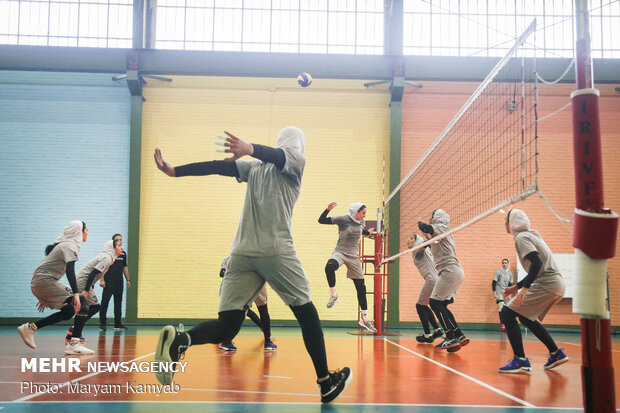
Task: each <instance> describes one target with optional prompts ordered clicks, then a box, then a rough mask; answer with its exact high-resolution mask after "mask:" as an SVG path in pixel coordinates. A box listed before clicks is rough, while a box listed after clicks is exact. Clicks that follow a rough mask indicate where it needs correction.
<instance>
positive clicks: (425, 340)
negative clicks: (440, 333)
mask: <svg viewBox="0 0 620 413" xmlns="http://www.w3.org/2000/svg"><path fill="white" fill-rule="evenodd" d="M415 339H416V340H418V343H432V342H433V341H435V339H434V338H433V336H432V335H430V336H428V337H427V336H426V335H424V334H420V335H419V336H417V337H416V338H415Z"/></svg>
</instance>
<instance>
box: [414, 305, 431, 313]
mask: <svg viewBox="0 0 620 413" xmlns="http://www.w3.org/2000/svg"><path fill="white" fill-rule="evenodd" d="M425 308H428V307H427V306H425V305H422V304H416V305H415V309H416V311H417V312H418V314H422V313H423V312H424V309H425Z"/></svg>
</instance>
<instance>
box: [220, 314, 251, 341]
mask: <svg viewBox="0 0 620 413" xmlns="http://www.w3.org/2000/svg"><path fill="white" fill-rule="evenodd" d="M244 319H245V311H242V310H230V311H222V312H221V313H219V314H218V320H219V321H220V322H221V323H222V342H227V341H230V340H232V339H233V338H235V336H236V335H237V333H239V330H241V324H243V320H244Z"/></svg>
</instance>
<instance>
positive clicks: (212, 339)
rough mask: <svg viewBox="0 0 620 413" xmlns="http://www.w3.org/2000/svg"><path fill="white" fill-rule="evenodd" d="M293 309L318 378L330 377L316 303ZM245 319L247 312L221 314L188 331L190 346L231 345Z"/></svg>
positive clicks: (224, 312) (236, 311)
mask: <svg viewBox="0 0 620 413" xmlns="http://www.w3.org/2000/svg"><path fill="white" fill-rule="evenodd" d="M291 310H292V311H293V314H295V318H297V321H298V322H299V326H300V327H301V334H302V336H303V339H304V344H305V346H306V350H307V351H308V354H309V355H310V358H311V359H312V363H313V364H314V369H315V371H316V375H317V377H318V378H322V377H325V376H327V375H328V374H329V371H328V370H327V354H326V353H325V340H324V338H323V328H322V327H321V320H319V315H318V313H317V312H316V308H315V307H314V304H312V302H309V303H307V304H304V305H301V306H296V307H293V306H291ZM244 318H245V311H243V310H230V311H222V312H220V313H219V314H218V319H217V320H207V321H203V322H202V323H200V324H198V325H197V326H196V327H194V328H192V329H191V330H189V331H188V332H187V334H188V335H189V337H190V338H191V345H196V344H204V343H214V344H218V343H227V342H229V341H230V340H232V339H233V338H235V336H236V335H237V333H238V332H239V329H240V328H241V324H242V323H243V319H244Z"/></svg>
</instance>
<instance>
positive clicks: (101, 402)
mask: <svg viewBox="0 0 620 413" xmlns="http://www.w3.org/2000/svg"><path fill="white" fill-rule="evenodd" d="M341 397H342V396H341ZM38 403H46V404H50V403H53V404H60V403H96V404H108V403H130V404H132V405H134V404H147V403H149V404H150V403H157V404H158V405H161V404H189V405H192V404H253V405H254V404H261V405H270V404H275V405H302V406H306V405H308V406H313V405H314V406H324V404H322V403H320V402H255V401H252V402H247V401H238V402H235V401H229V400H222V401H214V400H204V401H203V400H187V401H183V400H157V401H153V400H131V401H129V400H81V401H79V402H78V401H57V402H50V401H33V402H29V403H28V404H38ZM330 406H349V407H351V406H394V407H449V408H460V407H470V408H472V407H473V408H478V409H504V410H507V409H519V410H520V411H522V410H523V407H522V406H500V405H492V404H479V405H478V404H413V403H330ZM534 408H535V409H540V410H544V411H545V412H547V411H549V410H560V411H563V410H578V411H579V413H581V412H582V411H583V407H534ZM481 413H484V412H481Z"/></svg>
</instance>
